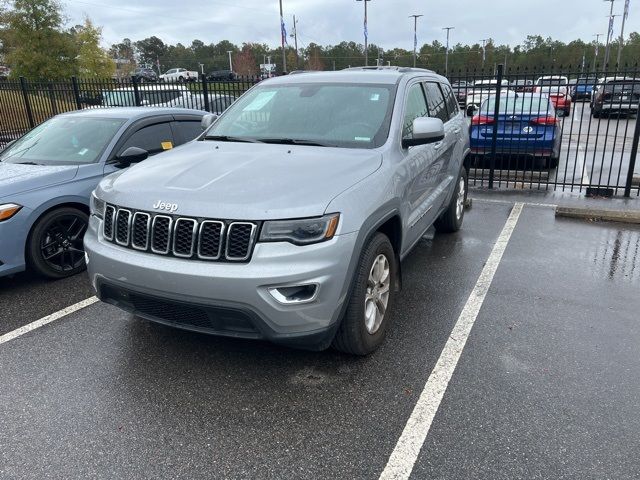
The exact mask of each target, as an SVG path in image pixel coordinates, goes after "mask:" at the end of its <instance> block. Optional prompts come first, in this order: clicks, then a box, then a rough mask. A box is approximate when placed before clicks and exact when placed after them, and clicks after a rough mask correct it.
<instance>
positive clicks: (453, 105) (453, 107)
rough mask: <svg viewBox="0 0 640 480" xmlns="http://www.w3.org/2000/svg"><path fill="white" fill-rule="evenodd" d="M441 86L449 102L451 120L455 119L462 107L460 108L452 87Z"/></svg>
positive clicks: (448, 108) (448, 109)
mask: <svg viewBox="0 0 640 480" xmlns="http://www.w3.org/2000/svg"><path fill="white" fill-rule="evenodd" d="M440 86H441V87H442V90H443V91H444V94H445V97H446V100H447V111H448V113H449V118H454V117H455V116H456V115H457V114H458V112H459V111H460V107H458V101H457V100H456V97H455V95H454V94H453V91H451V87H449V85H440Z"/></svg>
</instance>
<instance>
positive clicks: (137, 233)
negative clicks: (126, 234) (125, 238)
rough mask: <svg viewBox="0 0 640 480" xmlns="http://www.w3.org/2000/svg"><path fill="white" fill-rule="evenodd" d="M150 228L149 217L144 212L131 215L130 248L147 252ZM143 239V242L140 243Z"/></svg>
mask: <svg viewBox="0 0 640 480" xmlns="http://www.w3.org/2000/svg"><path fill="white" fill-rule="evenodd" d="M150 227H151V215H149V214H148V213H145V212H136V213H134V214H133V221H132V222H131V229H132V232H131V246H132V247H133V248H135V249H136V250H147V249H148V248H149V230H150ZM142 239H144V240H143V241H140V240H142Z"/></svg>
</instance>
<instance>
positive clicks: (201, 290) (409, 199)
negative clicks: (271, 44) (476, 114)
mask: <svg viewBox="0 0 640 480" xmlns="http://www.w3.org/2000/svg"><path fill="white" fill-rule="evenodd" d="M208 118H209V119H211V118H212V117H208ZM468 148H469V139H468V130H467V128H466V121H465V120H464V118H463V116H462V115H461V114H460V109H459V108H458V105H457V103H456V101H455V96H454V95H453V91H452V90H451V87H450V86H449V82H448V81H447V80H446V79H445V78H444V77H441V76H439V75H436V74H435V73H433V72H430V71H427V70H421V69H409V68H402V69H399V68H359V69H350V70H342V71H338V72H318V73H314V74H313V75H287V76H281V77H277V78H273V79H270V80H265V81H264V82H262V83H261V84H259V85H257V86H255V87H254V88H252V89H251V90H249V91H248V92H247V93H246V94H244V95H243V96H242V97H240V98H239V99H238V100H237V101H236V102H235V103H234V104H233V105H232V106H231V107H230V108H229V109H228V110H227V111H226V112H225V113H224V114H223V115H222V116H221V117H220V118H219V119H218V120H217V121H215V123H213V125H212V126H211V127H210V128H209V129H208V130H207V131H206V132H205V134H204V135H203V136H202V137H200V139H199V140H198V141H195V142H191V143H190V144H188V145H185V146H184V147H181V148H180V149H176V150H175V151H174V152H169V153H167V154H166V155H165V158H163V159H162V160H163V161H162V162H158V163H154V164H151V165H144V166H143V165H140V166H134V167H133V168H131V169H129V170H128V171H126V172H123V173H122V174H116V175H112V176H110V177H108V178H106V179H105V180H103V181H102V182H101V183H100V185H99V186H98V188H97V189H96V191H95V196H96V200H95V201H94V204H93V210H92V215H91V221H90V225H89V229H88V232H87V235H86V236H85V248H86V250H87V254H88V257H89V265H88V267H89V278H90V281H91V283H92V285H93V287H94V288H95V290H96V292H97V295H98V296H99V298H100V299H101V300H103V301H105V302H107V303H111V304H114V305H116V306H118V307H120V308H122V309H124V310H127V311H131V312H134V314H135V315H137V316H139V317H142V318H146V319H148V320H151V321H154V322H159V323H164V324H167V325H171V326H174V327H178V328H183V329H187V330H194V331H197V332H203V333H210V334H216V335H227V336H233V337H242V338H251V339H269V340H272V341H274V342H278V343H282V344H287V345H294V346H299V347H306V348H310V349H316V350H321V349H325V348H327V347H329V346H330V345H331V344H333V345H334V346H336V348H338V349H340V350H343V351H345V352H349V353H351V354H357V355H365V354H368V353H370V352H372V351H374V350H375V349H376V348H378V347H379V346H380V344H381V343H382V341H383V340H384V337H385V332H386V331H387V329H388V323H389V322H388V318H389V316H390V312H391V308H392V306H393V300H394V298H395V295H396V291H397V289H398V288H399V286H400V282H399V275H400V271H399V265H400V261H401V260H402V259H403V258H406V257H407V255H408V254H409V252H410V251H411V249H412V248H413V247H414V246H415V245H416V244H417V243H418V242H419V241H420V239H421V238H422V236H423V234H424V232H425V231H426V230H427V229H428V228H430V226H431V225H432V224H435V226H436V229H437V230H438V231H440V232H452V231H456V230H458V229H459V228H460V227H461V225H462V221H463V216H464V202H465V197H466V191H467V170H466V168H465V165H464V159H465V157H466V155H467V152H468ZM146 167H151V168H146ZM149 225H150V227H149ZM140 228H142V230H141V229H140ZM132 232H133V233H132ZM136 232H137V233H136Z"/></svg>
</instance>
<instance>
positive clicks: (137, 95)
mask: <svg viewBox="0 0 640 480" xmlns="http://www.w3.org/2000/svg"><path fill="white" fill-rule="evenodd" d="M131 82H132V83H133V98H135V100H136V107H140V106H142V100H141V99H140V90H138V77H136V76H135V75H131Z"/></svg>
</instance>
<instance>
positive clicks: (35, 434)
mask: <svg viewBox="0 0 640 480" xmlns="http://www.w3.org/2000/svg"><path fill="white" fill-rule="evenodd" d="M510 212H511V205H510V204H509V203H508V202H505V203H493V202H483V201H482V200H477V201H475V203H474V206H473V209H472V210H470V211H469V212H468V213H467V217H466V219H465V225H464V228H463V230H462V231H461V232H459V233H457V234H454V235H436V236H435V237H434V238H433V240H423V241H421V242H420V244H419V245H418V246H417V247H416V249H415V250H414V251H413V252H412V253H411V254H410V256H409V257H408V258H407V259H406V260H405V262H404V263H403V273H404V289H403V291H402V293H401V294H400V296H399V298H397V302H396V307H395V310H394V311H393V317H392V326H391V328H390V331H389V337H388V339H387V341H386V342H385V344H384V345H383V347H382V348H381V349H380V350H379V351H378V352H376V353H375V354H374V355H371V356H369V357H367V358H353V357H349V356H346V355H342V354H339V353H337V352H335V351H332V350H329V351H326V352H320V353H310V352H304V351H298V350H291V349H286V348H281V347H277V346H273V345H269V344H266V343H262V342H249V341H239V340H231V339H221V338H213V337H207V336H203V335H198V334H193V333H187V332H181V331H176V330H172V329H170V328H166V327H161V326H156V325H153V324H150V323H148V322H146V321H143V320H138V319H135V318H133V317H132V316H131V315H129V314H126V313H124V312H121V311H119V310H117V309H116V308H114V307H111V306H108V305H103V304H95V305H92V306H89V307H87V308H86V309H83V310H81V311H78V312H75V313H73V314H71V315H68V316H66V317H64V318H62V319H60V320H57V321H56V322H54V323H52V324H49V325H47V326H44V327H42V328H40V329H38V330H35V331H33V332H30V333H27V334H25V335H23V336H21V337H19V338H16V339H14V340H11V341H9V342H6V343H4V344H1V345H0V386H1V387H0V432H2V434H0V478H2V479H4V478H8V479H13V478H16V479H18V478H19V479H22V478H34V479H35V478H37V479H40V478H303V477H304V478H378V476H379V475H380V473H381V472H382V470H383V469H384V467H385V464H386V462H387V460H388V459H389V456H390V454H391V452H392V451H393V449H394V446H395V444H396V442H397V441H398V438H399V437H400V434H401V433H402V430H403V428H404V427H405V424H406V422H407V419H408V418H409V416H410V414H411V412H412V410H413V408H414V406H415V405H416V402H417V401H418V396H419V395H420V392H421V391H422V389H423V387H424V385H425V382H426V380H427V378H428V377H429V375H430V373H431V371H432V369H433V367H434V365H435V363H436V362H437V361H438V358H439V356H440V353H441V351H442V349H443V346H444V344H445V342H446V341H447V339H448V338H449V335H450V333H451V330H452V328H453V326H454V324H455V323H456V321H457V320H458V316H459V315H460V312H461V311H462V309H463V307H464V305H465V303H466V302H467V300H468V298H469V295H470V293H471V291H472V289H473V288H474V285H475V284H476V281H477V280H478V276H479V275H480V272H481V271H482V269H483V267H484V265H485V262H486V261H487V258H488V257H489V254H490V252H491V250H492V248H493V244H494V243H495V241H496V239H497V237H498V235H499V234H500V232H501V230H502V228H503V226H504V225H505V222H506V220H507V217H508V216H509V213H510ZM639 249H640V228H635V227H633V226H629V225H617V224H604V223H588V222H581V221H575V220H566V219H557V218H555V216H554V214H553V210H552V209H550V208H543V207H539V206H532V205H531V206H525V207H524V210H523V212H522V214H521V216H520V219H519V220H518V223H517V225H516V228H515V230H514V233H513V235H512V237H511V239H510V241H509V243H508V245H507V248H506V251H505V254H504V256H503V258H502V261H501V262H500V264H499V266H498V269H497V273H496V275H495V277H494V280H493V283H492V285H491V287H490V289H489V292H488V294H487V297H486V299H485V302H484V304H483V306H482V308H481V310H480V313H479V315H478V317H477V320H476V323H475V326H474V327H473V329H472V331H471V334H470V337H469V339H468V341H467V344H466V347H465V348H464V351H463V353H462V356H461V358H460V363H459V364H458V367H457V369H456V370H455V372H454V375H453V377H452V379H451V382H450V383H449V386H448V389H447V391H446V393H445V396H444V399H443V401H442V403H441V404H440V408H439V410H438V412H437V414H436V416H435V419H434V422H433V425H432V427H431V431H430V432H429V435H428V436H427V439H426V442H425V444H424V447H423V449H422V451H421V453H420V455H419V457H418V460H417V462H416V464H415V467H414V470H413V474H412V477H411V478H416V479H418V478H492V479H493V478H509V479H513V478H527V479H532V478H579V479H582V478H616V479H625V478H637V476H638V472H640V459H639V457H638V455H637V452H638V451H640V440H639V439H640V435H639V433H640V417H639V416H638V414H637V412H638V407H639V406H640V400H638V399H640V355H639V354H638V345H640V321H639V320H638V314H637V312H638V311H640V295H638V292H640V257H639V255H640V251H639ZM90 295H91V292H90V290H88V288H87V285H86V277H85V276H84V275H80V276H78V277H76V278H73V279H69V280H66V281H63V282H56V283H48V282H40V281H36V280H34V279H33V278H31V277H28V276H26V275H18V276H16V277H14V278H13V279H4V280H0V304H1V305H2V310H0V334H2V333H5V332H7V331H10V330H12V329H14V328H17V327H18V326H20V325H23V324H27V323H29V322H32V321H34V320H36V319H37V318H39V317H40V316H43V315H46V314H48V313H52V312H53V311H56V310H58V309H59V308H62V307H64V306H66V305H69V304H71V303H74V302H76V301H78V300H81V299H82V298H86V297H87V296H90Z"/></svg>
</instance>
